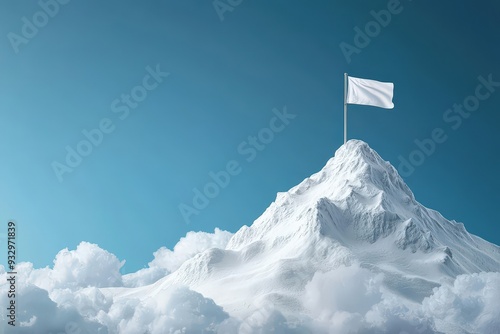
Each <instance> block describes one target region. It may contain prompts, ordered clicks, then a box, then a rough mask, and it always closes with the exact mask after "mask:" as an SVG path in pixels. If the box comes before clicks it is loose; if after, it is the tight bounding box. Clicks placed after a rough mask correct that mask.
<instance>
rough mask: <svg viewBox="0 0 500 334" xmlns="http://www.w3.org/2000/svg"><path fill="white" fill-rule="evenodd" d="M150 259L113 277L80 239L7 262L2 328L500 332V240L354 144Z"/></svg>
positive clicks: (111, 263) (114, 269) (134, 332)
mask: <svg viewBox="0 0 500 334" xmlns="http://www.w3.org/2000/svg"><path fill="white" fill-rule="evenodd" d="M154 255H155V259H154V260H153V261H152V262H151V263H149V267H148V268H144V269H142V270H139V271H138V272H136V273H132V274H128V275H123V276H122V275H120V273H119V269H120V267H121V266H122V265H123V263H122V262H120V261H119V260H118V259H117V258H116V257H115V256H114V255H113V254H110V253H108V252H106V251H105V250H102V249H100V248H99V247H98V246H97V245H93V244H89V243H82V244H80V245H79V246H78V248H77V249H76V250H74V251H68V250H67V249H66V250H63V251H61V252H59V254H58V255H57V256H56V259H55V260H54V267H53V269H49V268H43V269H33V267H32V265H31V264H30V263H24V264H20V265H18V272H19V273H20V274H19V275H20V277H19V279H18V281H19V282H20V283H19V287H18V293H19V300H23V305H24V309H23V310H22V312H20V313H19V314H18V317H19V321H20V322H21V325H20V326H19V327H17V328H16V329H15V331H12V333H48V332H57V333H59V332H63V333H110V334H111V333H120V334H122V333H123V334H129V333H130V334H142V333H150V334H157V333H158V334H159V333H179V334H180V333H187V334H191V333H193V334H195V333H222V334H232V333H241V334H249V333H320V334H322V333H366V334H368V333H389V334H392V333H395V334H409V333H449V334H461V333H462V334H466V333H484V334H492V333H500V247H498V246H496V245H493V244H491V243H489V242H487V241H485V240H483V239H481V238H479V237H477V236H474V235H471V234H470V233H468V232H467V231H466V230H465V228H464V225H463V224H461V223H457V222H454V221H449V220H447V219H445V218H444V217H443V216H441V215H440V214H439V213H438V212H436V211H434V210H431V209H428V208H425V207H424V206H422V205H421V204H420V203H418V202H417V201H416V200H415V197H414V196H413V194H412V192H411V190H410V189H409V188H408V187H407V186H406V184H405V183H404V182H403V180H402V179H401V177H400V176H399V175H398V173H397V171H396V169H395V168H394V167H392V166H391V165H390V164H389V163H388V162H385V161H384V160H382V159H381V157H380V156H379V155H378V154H377V153H376V152H375V151H374V150H372V149H371V148H370V147H369V146H368V145H367V144H366V143H364V142H362V141H359V140H351V141H349V142H347V143H346V144H345V145H343V146H342V147H341V148H339V149H338V150H337V152H336V153H335V156H334V157H333V158H331V159H330V160H329V161H328V162H327V164H326V166H325V167H324V168H323V169H322V170H321V171H319V172H318V173H316V174H314V175H312V176H311V177H309V178H307V179H305V180H304V181H303V182H301V183H300V184H299V185H297V186H295V187H293V188H291V189H290V190H289V191H287V192H284V193H278V195H277V197H276V200H275V201H274V202H273V203H272V204H271V205H270V206H269V208H268V209H267V210H266V211H265V212H264V213H263V214H262V215H261V216H260V217H259V218H258V219H257V220H256V221H255V222H254V223H253V224H252V225H251V226H243V227H242V228H241V229H240V230H239V231H237V232H236V233H234V234H231V233H229V232H226V231H221V230H218V229H216V231H215V232H214V233H213V234H210V233H205V232H189V233H188V234H187V235H186V237H185V238H183V239H181V240H180V241H179V243H178V244H177V245H176V246H175V247H174V249H173V250H168V249H166V248H161V249H159V250H158V251H157V252H155V254H154ZM96 268H99V270H96ZM5 276H6V273H5V270H2V268H0V282H5V281H6V277H5ZM0 284H2V283H0ZM7 289H8V285H7V284H5V283H3V285H0V293H1V294H0V302H1V303H4V302H5V301H4V299H5V296H6V295H7V294H6V291H7ZM3 317H4V316H3V315H0V318H2V319H0V320H2V321H5V318H3ZM0 329H1V328H0ZM9 329H10V330H12V328H9Z"/></svg>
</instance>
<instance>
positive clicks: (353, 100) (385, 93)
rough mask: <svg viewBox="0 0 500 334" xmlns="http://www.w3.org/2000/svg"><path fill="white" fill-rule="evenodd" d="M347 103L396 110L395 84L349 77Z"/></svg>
mask: <svg viewBox="0 0 500 334" xmlns="http://www.w3.org/2000/svg"><path fill="white" fill-rule="evenodd" d="M348 79H349V81H348V82H349V85H348V88H347V101H346V102H347V103H350V104H364V105H367V106H374V107H380V108H386V109H392V108H394V103H392V96H393V95H394V84H393V83H392V82H380V81H375V80H368V79H360V78H353V77H348Z"/></svg>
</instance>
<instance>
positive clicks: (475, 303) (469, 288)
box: [422, 273, 500, 333]
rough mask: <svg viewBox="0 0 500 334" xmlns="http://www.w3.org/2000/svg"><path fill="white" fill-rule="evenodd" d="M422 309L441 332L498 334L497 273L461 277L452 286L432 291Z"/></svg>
mask: <svg viewBox="0 0 500 334" xmlns="http://www.w3.org/2000/svg"><path fill="white" fill-rule="evenodd" d="M422 308H423V310H424V312H425V313H426V314H427V315H428V316H429V317H434V318H436V319H437V320H439V323H440V327H442V328H443V329H448V328H449V329H458V328H460V329H462V330H464V331H466V332H472V333H475V332H478V333H500V273H478V274H471V275H460V276H458V277H457V278H456V280H455V282H454V284H453V285H452V286H447V285H443V286H441V287H439V288H435V289H434V293H433V294H432V295H431V296H430V297H428V298H425V299H424V301H423V303H422Z"/></svg>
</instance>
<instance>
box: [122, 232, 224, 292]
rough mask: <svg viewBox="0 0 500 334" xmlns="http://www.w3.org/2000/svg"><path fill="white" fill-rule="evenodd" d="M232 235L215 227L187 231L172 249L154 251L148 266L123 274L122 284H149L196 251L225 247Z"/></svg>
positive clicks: (173, 268)
mask: <svg viewBox="0 0 500 334" xmlns="http://www.w3.org/2000/svg"><path fill="white" fill-rule="evenodd" d="M232 236H233V234H232V233H230V232H228V231H222V230H220V229H218V228H215V231H214V233H206V232H188V233H187V234H186V236H185V237H183V238H181V239H180V240H179V242H178V243H177V244H176V245H175V246H174V249H173V250H170V249H168V248H166V247H162V248H160V249H158V250H157V251H156V252H154V254H153V255H154V259H153V261H151V262H150V263H149V267H148V268H144V269H141V270H139V271H137V272H135V273H132V274H128V275H124V277H123V281H124V285H125V286H127V287H138V286H143V285H147V284H151V283H153V282H155V281H157V280H158V279H160V278H161V277H164V276H166V275H168V274H169V273H171V272H173V271H175V270H177V268H179V267H180V266H181V264H183V263H184V262H185V261H186V260H188V259H190V258H192V257H193V256H195V255H196V254H198V253H201V252H203V251H205V250H207V249H210V248H221V249H224V248H226V245H227V243H228V242H229V239H231V237H232Z"/></svg>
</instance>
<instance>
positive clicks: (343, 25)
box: [0, 0, 500, 272]
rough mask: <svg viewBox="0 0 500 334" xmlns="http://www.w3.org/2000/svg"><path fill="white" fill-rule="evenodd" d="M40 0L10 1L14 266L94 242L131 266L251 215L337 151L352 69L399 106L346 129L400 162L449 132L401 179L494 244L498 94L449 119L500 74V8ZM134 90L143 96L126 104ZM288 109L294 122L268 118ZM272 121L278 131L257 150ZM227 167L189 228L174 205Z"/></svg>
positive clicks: (7, 211)
mask: <svg viewBox="0 0 500 334" xmlns="http://www.w3.org/2000/svg"><path fill="white" fill-rule="evenodd" d="M61 2H64V1H62V0H61ZM42 3H44V2H42ZM47 3H51V4H52V5H51V6H49V7H47V8H48V10H52V11H53V15H52V16H53V17H49V16H47V15H45V17H44V14H39V12H40V11H41V10H42V7H41V6H40V4H39V3H36V2H32V3H24V2H23V3H21V2H8V3H4V4H2V5H1V9H2V10H1V11H0V33H1V35H2V36H3V38H1V39H0V50H1V52H0V73H1V76H0V117H1V122H0V155H1V156H2V158H3V159H2V163H1V164H0V220H1V221H3V222H5V223H6V222H7V221H8V220H9V219H14V220H16V221H17V223H18V226H19V227H18V231H19V232H18V252H19V256H20V260H25V261H31V262H33V263H34V264H35V266H36V267H42V266H46V265H51V264H52V259H53V258H54V256H55V254H56V253H57V252H58V251H59V250H61V249H63V248H65V247H68V248H70V249H74V248H75V247H76V245H77V244H78V243H79V242H80V241H82V240H85V241H89V242H93V243H97V244H99V246H100V247H102V248H104V249H107V250H108V251H110V252H112V253H114V254H116V255H117V256H118V257H119V258H120V259H125V260H126V261H127V263H126V265H125V266H124V268H123V271H124V272H131V271H135V270H137V269H139V268H141V267H144V266H146V265H147V263H148V262H149V261H151V260H152V258H153V257H152V253H153V252H154V251H155V250H157V249H158V248H159V247H161V246H167V247H169V248H171V247H173V245H175V243H176V242H177V241H178V240H179V238H180V237H182V236H184V235H185V234H186V232H188V231H191V230H196V231H199V230H202V231H213V230H214V228H215V227H219V228H222V229H227V230H229V231H232V232H234V231H236V230H237V229H238V228H239V227H241V226H242V225H244V224H246V225H250V224H251V223H252V222H253V220H254V219H256V218H257V217H258V216H259V215H260V214H261V213H262V212H263V211H264V210H265V208H266V207H267V206H268V205H269V204H270V203H271V202H272V201H273V200H274V198H275V195H276V193H277V192H278V191H286V190H288V189H289V188H290V187H292V186H294V185H296V184H297V183H299V182H300V181H302V180H303V179H304V178H306V177H308V176H309V175H311V174H312V173H314V172H316V171H318V170H319V169H321V168H322V167H323V165H324V164H325V162H326V161H327V160H328V158H329V157H331V156H332V155H333V153H334V152H335V150H336V149H337V148H338V147H339V146H340V145H341V144H342V138H343V132H342V131H343V124H342V122H343V113H342V103H343V73H344V72H348V73H349V74H351V75H353V76H358V77H365V78H370V79H377V80H381V81H390V82H394V84H395V97H394V103H395V106H396V107H395V109H393V110H384V109H378V108H372V107H366V106H355V105H353V106H350V107H349V138H357V139H361V140H364V141H366V142H368V143H369V144H370V146H371V147H372V148H374V149H375V150H377V152H378V153H379V154H380V155H381V156H382V157H383V158H384V159H386V160H389V161H390V162H391V163H392V164H393V165H395V166H396V167H398V165H399V163H400V159H401V157H403V158H405V159H410V156H411V154H413V155H414V158H415V157H416V156H417V155H418V154H419V153H412V152H414V151H415V150H416V149H417V148H418V147H417V145H416V144H415V140H425V139H426V138H431V134H432V132H433V131H434V129H437V128H438V129H441V130H442V133H444V135H445V136H446V138H447V140H446V141H444V142H443V143H438V144H436V148H435V152H433V153H432V154H430V155H428V156H427V155H425V156H424V158H425V159H424V161H423V163H422V164H421V165H420V166H416V167H415V170H414V171H413V172H412V173H408V174H409V175H407V176H405V177H404V179H405V181H406V182H407V183H408V185H409V186H410V188H411V189H412V190H413V192H414V193H415V196H416V198H417V200H419V201H420V202H421V203H423V204H424V205H426V206H427V207H430V208H433V209H436V210H438V211H440V212H441V213H442V214H443V215H444V216H445V217H447V218H448V219H455V220H457V221H461V222H464V224H465V226H466V228H467V229H468V230H469V231H470V232H472V233H474V234H477V235H479V236H481V237H483V238H485V239H486V240H488V241H491V242H494V243H496V244H500V214H499V211H498V210H497V208H496V202H498V200H499V199H500V196H499V192H498V189H500V177H499V176H498V170H500V158H499V157H498V155H497V153H498V152H499V149H500V137H499V136H498V131H497V127H498V124H499V121H500V116H499V106H500V87H499V88H498V91H496V90H495V88H494V87H493V88H492V87H490V88H491V89H492V91H488V92H489V93H490V94H489V96H488V97H487V98H485V99H484V100H481V101H479V105H478V106H475V107H474V106H472V107H471V108H472V109H474V111H473V112H470V115H469V114H467V118H465V117H462V116H460V118H457V115H459V114H455V113H454V112H453V111H452V112H448V111H447V110H448V109H450V108H453V105H454V104H462V103H464V101H465V100H467V98H468V97H470V96H474V95H475V93H476V89H477V87H478V85H480V84H481V81H480V80H479V79H478V77H479V76H482V77H483V78H485V79H488V76H490V78H491V80H492V81H494V82H500V65H499V63H498V59H500V46H499V45H498V43H496V41H497V35H498V31H499V28H500V26H499V25H500V24H499V23H498V19H497V18H498V17H499V16H500V5H499V4H495V3H493V2H492V1H477V2H474V3H465V4H457V3H456V2H453V1H440V2H439V3H425V2H421V1H409V0H402V1H401V2H400V3H399V5H396V2H394V1H370V2H369V4H368V2H366V1H350V2H349V3H348V4H347V3H345V2H340V1H328V2H327V1H318V2H317V3H315V4H311V3H308V4H305V2H300V3H299V2H292V3H290V2H289V1H284V0H283V1H273V2H272V3H269V2H268V1H246V0H243V1H241V2H240V4H239V5H237V6H235V7H231V10H227V11H225V12H223V13H222V14H220V13H218V12H217V10H216V9H215V8H214V5H213V3H212V2H211V1H205V2H199V1H191V0H185V1H181V2H167V1H149V2H147V3H139V2H135V1H107V2H104V3H97V2H91V3H89V2H78V1H69V2H68V3H66V4H60V3H59V5H58V6H59V8H58V9H57V8H56V7H54V6H53V4H54V3H53V2H50V1H48V2H47ZM220 3H222V5H220ZM220 3H219V6H222V7H220V8H223V6H224V5H223V4H226V6H227V2H225V1H221V2H220ZM232 3H233V4H237V3H238V2H237V1H233V2H232ZM388 7H389V8H391V9H392V10H393V11H394V12H397V13H393V14H391V18H390V22H388V23H387V24H385V25H386V26H385V27H381V26H380V25H379V26H378V27H379V30H378V31H376V30H372V31H371V32H370V34H371V35H372V37H370V41H369V43H368V42H367V41H366V40H365V41H364V42H365V44H367V45H362V47H358V48H357V52H356V53H354V54H352V55H351V57H350V58H351V59H350V62H348V61H347V59H346V57H345V56H344V54H343V52H342V50H341V48H340V44H341V43H347V44H350V45H352V46H356V44H355V37H356V31H355V30H354V29H355V27H359V29H360V30H361V31H365V28H366V27H367V24H368V27H369V28H370V27H372V28H373V27H375V28H374V29H376V25H373V24H372V25H370V24H369V23H370V22H371V21H374V20H375V19H374V16H373V14H371V13H370V12H371V11H375V12H377V13H379V12H380V11H381V10H387V8H388ZM219 10H221V9H219ZM220 15H222V17H223V20H221V16H220ZM23 17H25V18H26V19H25V20H23ZM44 18H48V19H47V20H45V21H44ZM34 19H35V20H38V21H37V22H38V24H39V26H40V27H39V28H36V27H35V28H36V29H37V30H38V31H36V30H35V31H33V30H30V28H29V27H24V34H25V35H23V26H24V25H27V23H26V22H27V21H29V22H31V23H33V21H34ZM386 19H387V17H386ZM26 20H27V21H26ZM386 21H387V20H386ZM31 23H29V24H31ZM29 24H28V25H29ZM14 34H15V35H14ZM16 36H17V37H16ZM26 36H27V37H28V38H27V37H26ZM23 38H24V39H23ZM358 42H359V40H358ZM358 46H359V45H358ZM155 71H156V72H157V74H156V76H157V79H158V80H156V81H155V79H154V76H152V75H151V74H150V72H155ZM167 72H168V73H169V75H168V76H167V75H166V74H165V73H167ZM158 73H160V74H158ZM148 75H149V77H147V76H148ZM144 82H146V84H144ZM144 85H147V86H148V87H149V88H150V90H146V89H145V88H141V87H144ZM153 86H154V88H153ZM483 86H484V85H483ZM484 89H485V87H483V88H481V89H480V92H481V93H482V94H483V96H484V94H486V93H487V91H486V90H484ZM486 89H487V88H486ZM132 93H134V94H135V96H137V97H140V100H141V101H140V102H137V103H135V102H134V101H130V100H129V102H125V101H126V100H122V99H126V98H127V97H126V95H132ZM123 94H125V95H123ZM141 94H142V95H141ZM144 94H147V96H144ZM115 101H116V102H115ZM467 101H468V102H469V103H473V102H474V99H473V98H472V99H471V98H469V99H468V100H467ZM113 103H114V107H113V106H112V105H113ZM127 103H128V104H127ZM285 106H286V111H287V113H288V114H289V115H294V118H293V119H292V118H291V117H292V116H290V118H289V119H288V120H287V122H288V124H285V123H286V122H285V123H279V122H278V121H272V120H273V118H274V117H276V113H280V114H283V112H284V108H285ZM473 107H474V108H473ZM120 108H121V109H120ZM273 109H275V111H274V112H273ZM476 109H477V110H476ZM445 115H447V117H448V118H447V119H448V121H446V120H445V119H444V117H445V118H446V116H445ZM452 116H454V117H455V118H454V119H453V120H452V118H450V117H452ZM120 117H121V118H120ZM103 120H104V123H105V125H106V126H105V127H104V128H105V129H107V130H108V132H109V133H103V135H102V138H99V136H98V135H97V137H96V138H97V139H95V140H97V141H98V142H100V143H99V145H97V146H95V145H94V146H93V147H92V152H91V153H90V154H89V155H88V156H86V157H83V158H82V161H81V162H80V163H79V164H78V165H77V166H76V167H75V168H72V169H73V170H72V171H71V172H67V173H66V172H65V173H64V174H63V175H62V182H59V180H58V177H57V176H56V173H55V172H54V169H53V163H54V161H57V162H59V163H61V164H63V163H65V159H66V154H67V151H66V147H67V146H69V147H70V148H72V149H77V145H78V143H79V142H80V141H82V140H85V136H84V134H82V131H83V130H87V131H91V130H92V129H95V128H98V127H99V126H100V124H101V125H102V123H101V122H103ZM270 122H274V124H275V125H276V127H275V128H279V129H280V131H279V132H273V133H272V136H273V138H272V140H271V139H270V137H266V138H268V139H269V140H268V142H267V143H266V144H265V145H263V146H259V147H260V149H261V150H255V152H254V153H255V154H251V153H249V151H248V147H250V146H248V145H250V139H249V138H248V137H249V136H256V135H258V134H259V132H261V131H262V129H264V128H266V127H269V124H270ZM281 124H283V126H281ZM111 129H112V130H111ZM265 135H268V136H269V135H270V134H269V133H266V134H265ZM245 142H246V144H245ZM240 145H243V147H240ZM245 145H247V146H245ZM261 145H262V144H261ZM238 147H240V150H238ZM245 148H246V149H247V151H246V152H247V153H246V154H241V150H242V149H243V150H244V149H245ZM81 149H89V148H88V147H87V148H85V147H83V146H82V147H81ZM250 156H252V157H253V159H252V160H251V161H247V158H248V160H250V159H249V158H250ZM230 161H235V162H237V163H238V165H237V166H236V167H235V166H234V165H233V166H231V168H232V169H233V172H234V171H235V170H237V171H238V172H234V173H233V174H234V175H230V180H229V182H228V184H227V186H225V187H224V188H223V189H221V190H220V191H219V194H218V195H217V196H215V197H214V198H213V199H210V201H209V203H208V205H206V207H204V208H203V209H201V210H198V211H199V212H197V214H193V215H191V216H190V222H189V224H187V223H186V221H185V219H183V216H182V214H181V212H180V210H179V205H181V204H186V205H190V206H192V200H193V196H194V192H193V189H194V188H198V189H202V188H203V187H204V186H205V185H206V184H207V183H209V182H210V181H211V176H210V174H209V173H210V172H218V171H221V170H224V169H226V168H227V164H228V163H229V162H230ZM4 225H5V224H4ZM5 229H6V227H5ZM2 233H4V232H2ZM0 263H4V259H2V260H1V261H0Z"/></svg>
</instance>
